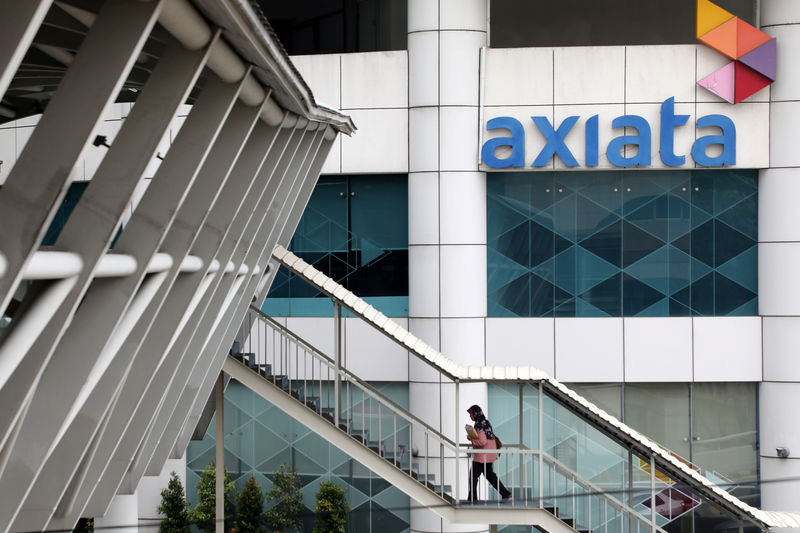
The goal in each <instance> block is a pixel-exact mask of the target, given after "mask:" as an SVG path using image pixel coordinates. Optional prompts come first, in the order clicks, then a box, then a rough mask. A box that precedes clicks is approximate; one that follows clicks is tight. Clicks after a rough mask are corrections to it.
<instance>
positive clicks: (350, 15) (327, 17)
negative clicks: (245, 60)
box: [258, 0, 408, 55]
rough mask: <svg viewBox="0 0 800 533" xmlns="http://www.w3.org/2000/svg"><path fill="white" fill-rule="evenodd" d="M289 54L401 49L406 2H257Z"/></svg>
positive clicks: (406, 17) (403, 37) (405, 32)
mask: <svg viewBox="0 0 800 533" xmlns="http://www.w3.org/2000/svg"><path fill="white" fill-rule="evenodd" d="M258 4H259V6H261V10H262V11H263V12H264V14H265V15H266V17H267V20H269V23H270V25H271V26H272V28H273V29H274V30H275V33H276V34H277V35H278V39H279V40H280V41H281V44H283V47H284V48H285V49H286V51H287V52H288V53H289V54H290V55H301V54H337V53H344V52H376V51H383V50H405V49H406V41H407V35H408V28H407V22H406V21H407V20H408V2H407V0H295V1H292V2H268V1H267V0H258Z"/></svg>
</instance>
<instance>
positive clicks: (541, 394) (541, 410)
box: [539, 381, 544, 507]
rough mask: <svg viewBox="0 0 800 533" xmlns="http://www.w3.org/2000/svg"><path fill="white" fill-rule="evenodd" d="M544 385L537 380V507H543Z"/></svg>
mask: <svg viewBox="0 0 800 533" xmlns="http://www.w3.org/2000/svg"><path fill="white" fill-rule="evenodd" d="M543 458H544V385H543V384H542V382H541V381H540V382H539V507H544V460H543Z"/></svg>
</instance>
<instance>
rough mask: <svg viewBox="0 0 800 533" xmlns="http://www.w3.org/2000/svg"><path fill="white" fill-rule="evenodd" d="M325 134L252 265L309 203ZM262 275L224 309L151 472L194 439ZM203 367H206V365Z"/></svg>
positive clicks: (264, 229) (261, 261)
mask: <svg viewBox="0 0 800 533" xmlns="http://www.w3.org/2000/svg"><path fill="white" fill-rule="evenodd" d="M324 135H325V132H324V130H321V131H319V132H317V133H316V134H315V137H314V140H313V142H312V145H311V146H310V147H309V149H308V151H307V152H306V155H305V156H304V161H303V163H302V164H301V166H300V168H299V170H298V172H297V176H296V178H295V179H294V184H293V186H292V187H291V189H290V190H289V192H288V193H287V194H280V193H279V194H278V195H277V198H280V199H282V200H283V204H282V206H280V207H278V206H277V205H276V206H275V208H274V209H272V210H271V211H268V213H267V217H266V219H265V221H263V222H262V224H261V227H260V229H259V233H268V236H267V238H266V239H264V240H263V241H262V242H261V243H260V245H259V246H253V248H255V250H254V251H250V252H249V253H248V257H247V259H246V261H247V263H248V264H257V265H265V264H266V262H267V260H268V258H269V256H270V254H271V252H272V249H273V248H274V246H275V242H276V241H277V239H278V238H279V235H280V234H281V233H282V232H284V231H285V230H286V228H285V224H286V222H285V221H287V220H291V218H292V217H293V215H294V214H295V213H296V212H297V213H300V212H302V210H303V209H302V207H304V206H305V205H306V204H307V202H308V198H309V197H310V195H311V192H312V191H313V189H314V184H315V183H316V181H317V177H318V175H319V171H320V169H321V168H322V164H323V163H324V160H325V157H326V156H327V152H328V150H329V149H330V142H329V141H326V140H325V137H324ZM271 215H272V216H271ZM298 216H299V215H298ZM262 277H263V274H262V273H261V272H256V273H255V275H254V276H252V277H251V278H250V279H249V280H248V283H247V285H246V286H245V287H244V288H243V290H242V293H241V295H240V297H239V302H238V303H235V304H234V305H231V306H229V307H228V308H227V309H224V310H220V313H224V315H223V318H222V320H221V321H220V322H219V326H218V327H217V331H216V333H215V336H214V337H212V338H210V339H209V342H208V346H207V347H206V348H205V350H206V352H207V353H208V358H209V359H210V360H211V361H212V366H211V367H210V368H209V369H208V371H207V373H206V376H205V377H204V378H203V380H202V382H201V385H200V386H199V388H198V389H197V392H196V393H195V395H194V398H193V399H192V398H191V396H190V397H189V398H190V400H191V403H188V402H187V404H180V405H189V406H190V408H189V410H188V412H187V414H186V415H185V416H184V418H183V419H182V420H181V419H180V418H179V419H178V420H177V422H179V423H180V425H178V424H177V423H176V425H174V426H172V425H170V426H168V428H169V429H170V432H171V433H172V434H175V435H176V437H174V438H173V437H170V436H168V435H165V436H164V437H162V440H163V441H164V442H163V443H162V444H161V445H160V449H161V451H160V452H159V451H158V450H157V451H156V454H159V455H156V454H154V459H153V461H155V462H154V463H152V462H151V465H150V468H151V470H150V471H151V472H152V468H153V467H154V465H155V464H158V461H162V462H163V460H165V459H166V458H167V456H168V453H173V454H174V455H177V454H179V453H182V452H178V451H177V450H179V449H184V448H185V447H186V445H187V444H188V440H189V438H191V433H192V431H193V429H194V427H193V426H194V425H195V424H196V423H197V419H198V417H199V416H200V412H201V411H202V408H203V404H204V398H203V396H204V395H205V394H206V393H207V391H208V390H210V389H209V388H210V386H211V385H210V382H209V379H210V378H209V376H213V374H211V373H213V372H218V371H219V369H220V368H221V365H222V360H223V357H222V356H221V355H220V354H221V353H224V352H225V351H226V350H224V347H225V345H226V344H227V343H229V342H230V340H231V339H232V338H233V336H234V335H235V333H236V331H237V330H238V328H239V326H240V324H241V321H242V319H243V317H244V313H245V312H246V309H247V308H248V306H249V305H250V302H251V300H252V298H253V295H254V294H255V293H256V292H257V290H258V287H259V286H260V285H259V283H260V282H261V278H262ZM256 297H257V296H256ZM199 368H200V369H202V367H199ZM190 385H191V382H190ZM189 390H191V389H189ZM184 392H186V391H184ZM173 422H174V420H173ZM181 422H182V423H181ZM165 452H167V455H165ZM162 458H163V459H162Z"/></svg>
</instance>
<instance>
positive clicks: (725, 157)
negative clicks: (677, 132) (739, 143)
mask: <svg viewBox="0 0 800 533" xmlns="http://www.w3.org/2000/svg"><path fill="white" fill-rule="evenodd" d="M712 126H716V127H717V128H719V129H721V130H722V135H706V136H705V137H700V138H698V139H697V140H696V141H695V142H694V144H693V145H692V157H693V158H694V162H695V163H697V164H698V165H700V166H701V167H718V166H722V165H735V164H736V126H735V125H734V124H733V121H732V120H731V119H729V118H728V117H726V116H725V115H707V116H705V117H700V118H699V119H697V127H698V128H710V127H712ZM712 144H721V145H722V154H720V155H719V156H718V157H708V155H707V154H706V148H708V147H709V146H710V145H712Z"/></svg>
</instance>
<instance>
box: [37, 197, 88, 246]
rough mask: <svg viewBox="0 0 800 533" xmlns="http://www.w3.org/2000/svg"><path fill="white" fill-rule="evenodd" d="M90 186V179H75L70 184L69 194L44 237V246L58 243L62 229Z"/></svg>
mask: <svg viewBox="0 0 800 533" xmlns="http://www.w3.org/2000/svg"><path fill="white" fill-rule="evenodd" d="M88 186H89V182H88V181H74V182H72V183H70V184H69V188H68V189H67V194H65V195H64V199H63V200H62V201H61V205H60V206H59V208H58V211H56V214H55V216H54V217H53V221H52V222H51V223H50V227H49V228H47V233H45V235H44V238H43V239H42V246H52V245H54V244H55V243H56V239H58V236H59V235H60V234H61V230H62V229H64V226H65V225H66V224H67V220H68V219H69V216H70V215H71V214H72V211H73V210H74V209H75V206H77V205H78V202H79V201H80V199H81V196H83V193H84V191H85V190H86V187H88Z"/></svg>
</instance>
